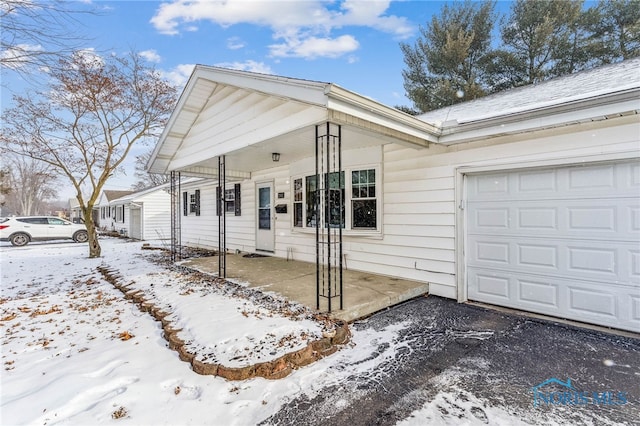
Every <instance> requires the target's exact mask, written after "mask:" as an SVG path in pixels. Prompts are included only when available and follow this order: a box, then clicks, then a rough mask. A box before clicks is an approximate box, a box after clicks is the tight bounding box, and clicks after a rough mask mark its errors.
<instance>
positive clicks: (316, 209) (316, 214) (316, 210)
mask: <svg viewBox="0 0 640 426" xmlns="http://www.w3.org/2000/svg"><path fill="white" fill-rule="evenodd" d="M319 144H320V135H319V134H318V126H316V187H315V192H316V193H315V197H314V200H315V203H314V206H313V209H314V219H315V226H316V310H318V311H319V310H320V265H321V263H320V260H321V259H320V191H319V186H320V171H319V170H318V161H319V159H318V158H319V157H318V154H319V150H318V145H319Z"/></svg>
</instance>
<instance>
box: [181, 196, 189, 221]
mask: <svg viewBox="0 0 640 426" xmlns="http://www.w3.org/2000/svg"><path fill="white" fill-rule="evenodd" d="M182 214H183V215H184V216H187V215H189V194H187V191H185V192H183V193H182Z"/></svg>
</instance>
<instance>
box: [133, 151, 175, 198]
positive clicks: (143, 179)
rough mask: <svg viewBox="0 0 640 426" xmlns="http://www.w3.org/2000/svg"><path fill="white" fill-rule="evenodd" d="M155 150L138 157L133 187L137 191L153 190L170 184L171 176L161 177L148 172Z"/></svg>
mask: <svg viewBox="0 0 640 426" xmlns="http://www.w3.org/2000/svg"><path fill="white" fill-rule="evenodd" d="M152 152H153V149H151V150H149V151H147V152H145V153H144V154H140V155H138V156H137V157H136V164H135V172H134V176H135V177H136V179H138V180H137V181H136V183H135V184H133V186H132V187H131V188H132V189H134V190H135V191H140V190H143V189H147V188H152V187H154V186H158V185H162V184H163V183H167V182H169V180H170V179H169V175H160V174H157V173H149V172H148V171H147V170H146V167H147V163H148V162H149V159H150V158H151V153H152Z"/></svg>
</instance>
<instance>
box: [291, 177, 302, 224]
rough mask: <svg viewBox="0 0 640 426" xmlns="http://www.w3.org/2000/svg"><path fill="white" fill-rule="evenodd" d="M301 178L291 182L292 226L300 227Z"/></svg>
mask: <svg viewBox="0 0 640 426" xmlns="http://www.w3.org/2000/svg"><path fill="white" fill-rule="evenodd" d="M302 202H303V200H302V178H300V179H294V181H293V226H295V227H299V228H300V227H302V224H303V223H304V220H303V217H302V205H303V204H302Z"/></svg>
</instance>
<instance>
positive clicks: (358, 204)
mask: <svg viewBox="0 0 640 426" xmlns="http://www.w3.org/2000/svg"><path fill="white" fill-rule="evenodd" d="M351 211H352V215H351V222H352V223H351V227H352V228H353V229H359V228H364V229H376V227H377V217H378V214H377V201H376V171H375V170H374V169H369V170H355V171H353V172H351Z"/></svg>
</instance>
